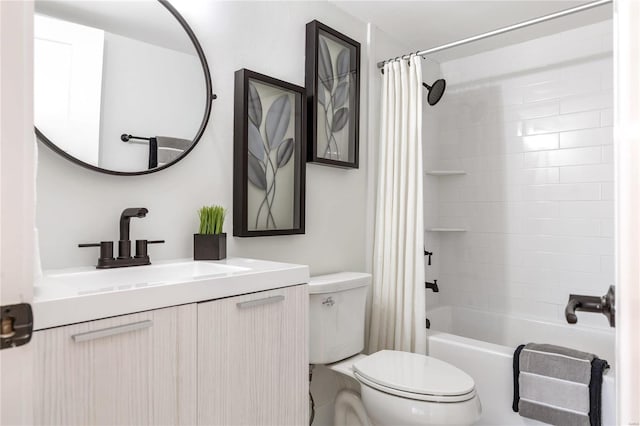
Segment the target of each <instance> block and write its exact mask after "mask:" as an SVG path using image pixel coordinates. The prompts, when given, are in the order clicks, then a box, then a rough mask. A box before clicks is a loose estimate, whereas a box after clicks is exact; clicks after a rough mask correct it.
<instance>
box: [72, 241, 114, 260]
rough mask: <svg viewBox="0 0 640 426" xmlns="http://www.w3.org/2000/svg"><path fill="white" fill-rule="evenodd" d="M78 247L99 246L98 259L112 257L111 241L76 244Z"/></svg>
mask: <svg viewBox="0 0 640 426" xmlns="http://www.w3.org/2000/svg"><path fill="white" fill-rule="evenodd" d="M78 247H80V248H85V247H100V259H113V241H100V242H99V243H87V244H78Z"/></svg>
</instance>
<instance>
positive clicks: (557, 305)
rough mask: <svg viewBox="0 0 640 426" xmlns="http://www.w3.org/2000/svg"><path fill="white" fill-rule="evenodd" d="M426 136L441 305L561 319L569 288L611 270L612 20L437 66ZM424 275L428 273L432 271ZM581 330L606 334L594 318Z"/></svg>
mask: <svg viewBox="0 0 640 426" xmlns="http://www.w3.org/2000/svg"><path fill="white" fill-rule="evenodd" d="M442 72H443V74H444V76H445V78H446V79H447V82H448V90H447V93H446V94H445V96H444V98H443V100H442V101H441V102H440V104H438V105H437V106H436V107H435V108H433V109H432V111H433V113H434V118H435V121H436V123H437V124H435V125H437V126H438V129H437V132H438V136H437V138H436V139H434V140H425V144H426V148H425V149H426V150H428V151H429V152H430V153H431V154H432V155H433V158H431V159H430V165H429V166H428V167H433V168H437V169H463V170H466V171H467V173H468V174H467V175H465V176H451V177H439V178H434V177H429V178H427V179H428V180H432V181H437V184H436V186H437V191H436V193H435V194H433V195H432V199H431V201H432V202H433V196H435V197H436V200H437V209H436V211H435V212H432V214H431V215H429V216H428V217H427V221H426V225H425V226H426V227H432V226H445V227H461V228H465V229H467V232H465V233H455V234H454V233H447V234H444V233H441V234H437V235H430V234H435V233H430V232H427V240H429V238H432V239H434V240H436V241H438V242H439V245H440V246H439V252H437V253H436V257H435V258H434V259H435V260H436V262H437V263H438V267H439V273H438V276H437V277H435V278H438V279H439V284H440V291H441V293H440V295H439V296H438V298H439V303H444V304H454V305H461V306H471V307H477V308H482V309H489V310H492V311H500V312H508V313H516V314H520V315H524V316H530V317H537V318H544V319H549V320H561V321H564V306H565V304H566V302H567V298H568V296H569V294H570V293H578V294H592V295H602V294H604V293H605V292H606V290H607V288H608V286H609V285H610V284H613V283H614V273H613V145H612V139H613V128H612V125H613V122H612V121H613V118H612V116H613V110H612V107H613V93H612V90H613V65H612V22H611V21H605V22H602V23H599V24H594V25H590V26H587V27H582V28H579V29H575V30H571V31H567V32H564V33H559V34H556V35H552V36H548V37H544V38H540V39H536V40H532V41H529V42H526V43H520V44H516V45H513V46H509V47H506V48H502V49H497V50H494V51H490V52H486V53H481V54H478V55H474V56H470V57H465V58H462V59H458V60H454V61H450V62H445V63H443V64H442ZM430 278H434V277H433V276H431V277H430ZM579 321H580V322H581V323H583V324H584V323H589V324H595V325H598V326H602V327H608V325H607V323H606V319H605V318H604V316H602V315H589V314H581V315H579Z"/></svg>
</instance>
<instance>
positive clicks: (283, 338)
mask: <svg viewBox="0 0 640 426" xmlns="http://www.w3.org/2000/svg"><path fill="white" fill-rule="evenodd" d="M307 294H308V290H307V286H306V285H297V286H292V287H285V288H279V289H274V290H268V291H260V292H255V293H250V294H245V295H242V296H234V297H228V298H222V299H216V300H211V301H206V302H200V303H190V304H185V305H181V306H175V307H169V308H162V309H155V310H150V311H146V312H141V313H136V314H129V315H121V316H116V317H112V318H107V319H100V320H94V321H87V322H83V323H78V324H72V325H66V326H60V327H55V328H49V329H44V330H39V331H36V332H35V333H34V337H33V340H32V343H33V347H34V351H35V356H34V358H35V363H36V364H35V368H34V374H35V377H34V407H35V413H34V422H35V423H36V424H38V425H41V424H46V425H96V424H100V425H195V424H199V425H202V426H204V425H302V424H307V422H308V364H307V363H308V356H307V350H308V349H307V348H308V343H307V322H308V319H307V315H308V314H307V311H308V309H307V307H308V295H307Z"/></svg>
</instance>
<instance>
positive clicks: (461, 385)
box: [353, 350, 476, 402]
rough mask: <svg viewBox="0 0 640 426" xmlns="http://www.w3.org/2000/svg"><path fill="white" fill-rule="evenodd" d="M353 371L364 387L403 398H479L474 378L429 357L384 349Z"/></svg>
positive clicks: (447, 399)
mask: <svg viewBox="0 0 640 426" xmlns="http://www.w3.org/2000/svg"><path fill="white" fill-rule="evenodd" d="M353 369H354V376H355V377H356V378H357V379H358V380H359V381H360V382H362V383H363V384H364V385H366V386H370V387H372V388H374V389H377V390H379V391H381V392H385V393H388V394H391V395H396V396H399V397H402V398H408V399H414V400H418V401H431V402H463V401H467V400H470V399H472V398H474V397H475V396H476V390H475V383H474V381H473V379H472V378H471V376H469V375H468V374H467V373H465V372H464V371H462V370H460V369H458V368H456V367H454V366H453V365H451V364H448V363H446V362H444V361H441V360H439V359H436V358H432V357H429V356H426V355H420V354H414V353H410V352H401V351H388V350H383V351H380V352H376V353H374V354H372V355H370V356H368V357H366V358H364V359H361V360H358V361H357V362H356V363H355V364H353Z"/></svg>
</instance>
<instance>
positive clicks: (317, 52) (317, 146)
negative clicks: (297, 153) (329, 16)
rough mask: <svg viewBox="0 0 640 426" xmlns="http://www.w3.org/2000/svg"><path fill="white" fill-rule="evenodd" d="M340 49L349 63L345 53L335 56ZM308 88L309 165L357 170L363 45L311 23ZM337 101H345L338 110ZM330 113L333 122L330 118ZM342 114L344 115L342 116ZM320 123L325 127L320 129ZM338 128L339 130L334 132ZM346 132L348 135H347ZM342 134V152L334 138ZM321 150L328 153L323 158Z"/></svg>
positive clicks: (307, 31)
mask: <svg viewBox="0 0 640 426" xmlns="http://www.w3.org/2000/svg"><path fill="white" fill-rule="evenodd" d="M329 45H332V46H333V49H332V48H331V47H328V46H329ZM336 46H343V48H345V49H346V52H347V54H348V58H347V59H348V61H345V60H343V59H345V58H344V57H342V55H343V53H342V52H343V51H342V50H341V51H340V53H338V54H337V55H333V54H332V52H331V50H333V52H334V53H335V50H336ZM332 56H333V57H332ZM326 58H328V60H327V59H326ZM327 64H328V65H327ZM347 66H348V69H347V70H346V71H347V72H346V73H345V72H344V71H345V67H347ZM336 74H337V77H335V75H336ZM336 83H337V84H336ZM345 84H346V85H347V89H346V91H347V93H346V94H345V93H344V90H339V89H340V88H344V85H345ZM305 86H306V89H307V117H308V125H307V132H308V133H307V161H308V162H310V163H319V164H325V165H329V166H335V167H343V168H353V169H357V168H358V167H359V157H360V153H359V127H360V43H358V42H357V41H355V40H353V39H352V38H349V37H347V36H346V35H344V34H342V33H339V32H338V31H336V30H334V29H333V28H331V27H328V26H327V25H325V24H323V23H321V22H319V21H316V20H314V21H311V22H309V23H308V24H307V27H306V59H305ZM345 97H346V99H345ZM327 99H328V100H327ZM334 100H338V101H341V102H338V108H337V109H336V106H335V105H333V104H334ZM329 104H331V108H329ZM329 111H330V113H331V119H329V118H328V117H329ZM341 111H342V112H343V114H340V112H341ZM319 117H321V119H319ZM319 122H321V123H322V124H323V125H322V126H318V124H319ZM334 127H335V128H336V129H337V130H334V129H333V128H334ZM345 127H346V128H347V129H345ZM345 130H346V131H347V134H344V132H345ZM322 132H324V133H322ZM338 133H340V135H339V136H338V137H339V138H340V139H341V144H342V145H346V146H343V147H342V148H343V150H342V152H341V151H340V147H339V143H338V141H337V140H336V139H337V138H336V137H334V135H336V134H338ZM321 135H324V136H321ZM345 138H346V140H345ZM332 139H333V142H334V144H333V147H332V145H331V140H332ZM345 148H346V153H345ZM319 150H324V152H323V153H322V154H320V155H319Z"/></svg>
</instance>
